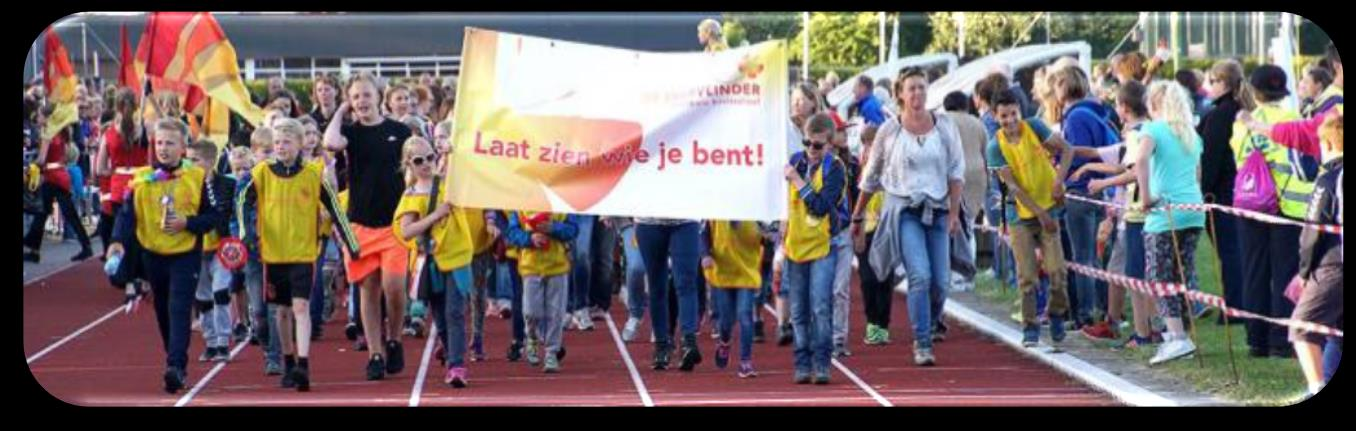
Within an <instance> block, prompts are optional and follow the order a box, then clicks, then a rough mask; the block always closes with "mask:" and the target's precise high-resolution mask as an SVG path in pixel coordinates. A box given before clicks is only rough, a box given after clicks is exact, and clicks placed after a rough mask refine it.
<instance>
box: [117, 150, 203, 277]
mask: <svg viewBox="0 0 1356 431" xmlns="http://www.w3.org/2000/svg"><path fill="white" fill-rule="evenodd" d="M205 176H206V173H204V172H203V170H202V168H199V167H197V166H192V165H181V166H180V167H179V169H178V170H176V171H175V172H174V174H173V175H172V177H170V178H157V175H156V172H155V169H154V168H151V167H149V166H144V167H140V168H137V170H136V171H135V173H133V180H132V182H131V184H130V185H129V186H130V187H131V188H132V193H133V203H132V204H133V205H134V207H133V209H134V210H136V211H135V212H136V217H137V223H136V233H137V241H140V242H141V246H142V247H144V248H145V249H146V250H150V251H151V252H152V253H155V254H159V255H171V254H179V253H185V252H189V251H192V250H193V248H194V246H196V245H197V242H198V236H197V235H195V234H193V233H192V232H189V231H188V230H187V229H185V230H181V231H179V232H178V233H174V234H167V233H165V231H164V230H162V229H161V223H163V222H164V220H165V216H166V215H167V214H168V213H169V212H170V211H172V212H174V213H175V214H177V215H178V216H179V217H183V218H188V217H191V216H195V215H198V205H199V204H201V203H202V182H203V178H204V177H205Z"/></svg>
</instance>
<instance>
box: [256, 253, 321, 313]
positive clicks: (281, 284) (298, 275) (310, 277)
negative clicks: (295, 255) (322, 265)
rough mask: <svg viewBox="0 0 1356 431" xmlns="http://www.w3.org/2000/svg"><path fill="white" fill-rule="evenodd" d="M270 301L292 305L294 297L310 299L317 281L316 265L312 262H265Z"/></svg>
mask: <svg viewBox="0 0 1356 431" xmlns="http://www.w3.org/2000/svg"><path fill="white" fill-rule="evenodd" d="M264 283H265V284H267V292H268V293H267V297H268V303H270V304H276V305H280V306H284V307H291V306H292V299H293V298H297V299H310V298H311V285H312V284H314V283H315V265H314V264H310V263H283V264H264Z"/></svg>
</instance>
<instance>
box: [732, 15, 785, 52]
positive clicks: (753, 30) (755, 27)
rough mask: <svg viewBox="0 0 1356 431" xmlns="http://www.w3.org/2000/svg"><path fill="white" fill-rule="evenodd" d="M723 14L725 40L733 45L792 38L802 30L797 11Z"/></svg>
mask: <svg viewBox="0 0 1356 431" xmlns="http://www.w3.org/2000/svg"><path fill="white" fill-rule="evenodd" d="M722 15H723V19H722V20H721V21H723V22H722V29H724V30H725V42H726V43H729V44H730V46H732V47H737V46H742V45H744V44H745V43H748V44H755V43H759V42H764V41H768V40H772V39H790V38H792V37H795V35H796V33H797V32H799V31H800V20H801V17H800V14H799V13H796V12H726V13H724V14H722Z"/></svg>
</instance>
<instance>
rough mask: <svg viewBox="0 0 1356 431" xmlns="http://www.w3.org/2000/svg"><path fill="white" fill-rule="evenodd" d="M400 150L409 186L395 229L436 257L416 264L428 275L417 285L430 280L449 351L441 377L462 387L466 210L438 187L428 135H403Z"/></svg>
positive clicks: (468, 252)
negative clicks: (457, 207)
mask: <svg viewBox="0 0 1356 431" xmlns="http://www.w3.org/2000/svg"><path fill="white" fill-rule="evenodd" d="M401 153H402V156H401V167H402V168H403V169H404V170H405V172H406V176H405V177H406V182H407V184H408V186H407V187H406V189H405V195H404V196H403V197H401V198H400V205H399V206H398V207H396V214H395V217H396V218H397V219H398V220H399V221H398V223H397V224H396V226H395V229H394V230H395V231H396V235H397V236H398V237H399V238H400V240H401V241H402V242H404V243H405V246H406V247H409V248H410V249H411V250H415V251H416V252H417V253H421V254H424V256H425V258H427V259H431V260H432V262H433V263H434V265H432V266H428V265H425V266H424V267H423V268H418V269H417V270H418V271H424V272H423V273H422V274H420V278H421V279H423V280H426V281H421V282H420V284H421V286H420V288H421V290H422V289H423V286H424V285H427V286H429V291H428V292H427V293H428V294H429V296H428V299H429V300H430V301H429V302H430V303H431V305H432V307H433V317H434V319H435V322H436V324H437V327H438V331H440V332H441V335H443V338H442V339H443V345H444V346H446V347H445V348H446V350H447V352H448V354H447V374H446V375H445V376H444V377H443V382H444V383H446V384H449V385H452V387H455V388H464V387H466V384H467V380H466V360H465V357H466V298H467V294H468V293H469V291H470V289H471V278H472V277H471V276H472V274H471V256H472V252H473V251H474V246H473V244H472V243H471V233H470V230H469V229H468V228H467V224H466V217H465V215H464V213H463V212H461V211H454V210H453V208H452V205H451V204H449V203H447V201H446V197H445V195H444V193H442V192H441V190H440V188H441V187H440V185H441V184H440V182H441V181H442V179H441V178H439V177H437V176H435V173H434V170H433V167H434V164H435V163H436V161H435V158H436V156H435V155H434V153H433V147H432V146H431V145H429V143H428V141H427V140H424V139H423V138H418V137H411V138H409V139H408V140H406V141H405V145H404V147H403V149H402V151H401ZM431 202H432V203H431ZM429 208H433V209H432V210H430V209H429ZM430 270H431V271H430ZM425 283H427V284H425ZM421 296H422V294H421Z"/></svg>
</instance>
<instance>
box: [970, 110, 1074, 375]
mask: <svg viewBox="0 0 1356 431" xmlns="http://www.w3.org/2000/svg"><path fill="white" fill-rule="evenodd" d="M991 102H992V106H993V107H994V111H995V117H996V119H997V120H998V123H999V129H998V131H997V132H995V133H994V137H993V138H992V139H990V140H989V145H988V149H987V150H986V153H987V154H986V158H987V159H988V161H989V166H992V167H995V168H998V169H999V171H998V177H999V178H1000V179H1001V180H1002V181H1003V183H1004V184H1006V185H1007V187H1008V190H1009V191H1011V196H1013V197H1014V198H1015V199H1016V200H1017V202H1016V204H1017V205H1016V209H1015V211H1014V209H1013V208H1012V207H1011V206H1009V207H1008V208H1007V210H1006V212H1007V220H1008V226H1009V228H1010V229H1011V236H1012V251H1013V257H1014V258H1015V260H1016V263H1017V265H1016V266H1017V286H1018V288H1019V289H1020V291H1021V292H1022V326H1023V329H1022V345H1023V346H1025V347H1035V346H1036V344H1037V342H1038V341H1039V338H1040V325H1039V322H1038V320H1037V316H1036V288H1037V287H1036V285H1037V283H1038V282H1039V273H1038V271H1037V265H1038V263H1039V265H1040V267H1041V268H1043V269H1044V270H1045V272H1046V274H1047V275H1048V276H1049V277H1050V295H1051V297H1050V303H1049V305H1048V310H1049V312H1050V339H1051V341H1052V343H1053V344H1054V345H1055V346H1056V347H1055V349H1056V350H1057V349H1058V345H1059V343H1061V342H1063V341H1064V336H1065V333H1064V319H1063V316H1064V314H1065V312H1066V311H1068V307H1069V294H1068V283H1067V280H1066V276H1065V271H1064V250H1063V249H1062V248H1061V246H1060V241H1059V223H1058V222H1057V221H1056V220H1058V219H1057V217H1056V216H1055V215H1053V214H1052V213H1053V212H1054V211H1058V210H1059V209H1060V207H1059V204H1060V201H1061V200H1062V198H1063V196H1062V195H1063V192H1062V189H1063V187H1062V186H1061V184H1062V183H1061V179H1060V178H1059V177H1060V175H1059V173H1058V172H1056V170H1055V167H1054V166H1052V165H1051V164H1050V156H1049V154H1050V153H1055V152H1058V153H1060V157H1061V159H1060V167H1061V168H1062V169H1061V170H1063V169H1068V166H1069V163H1071V162H1072V160H1073V157H1072V156H1073V151H1070V150H1069V147H1068V144H1067V143H1065V142H1064V140H1063V139H1062V138H1060V137H1059V136H1058V135H1056V134H1053V133H1051V132H1050V130H1049V129H1048V128H1046V127H1045V125H1044V123H1042V122H1040V121H1039V120H1036V119H1030V120H1022V119H1021V112H1020V110H1021V108H1020V105H1019V104H1018V102H1017V97H1016V96H1015V95H1014V94H1013V93H1012V91H1011V90H1007V89H1004V90H1001V91H999V92H998V93H997V94H996V95H995V96H994V98H993V100H992V101H991ZM1038 248H1039V249H1040V251H1041V259H1037V258H1036V249H1038Z"/></svg>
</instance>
